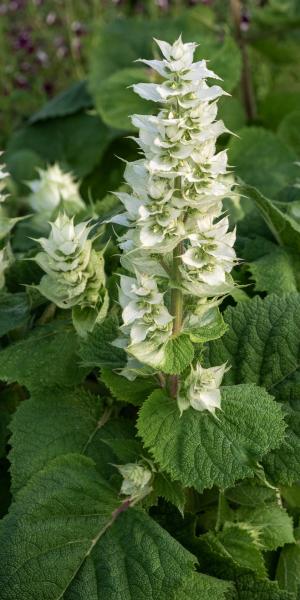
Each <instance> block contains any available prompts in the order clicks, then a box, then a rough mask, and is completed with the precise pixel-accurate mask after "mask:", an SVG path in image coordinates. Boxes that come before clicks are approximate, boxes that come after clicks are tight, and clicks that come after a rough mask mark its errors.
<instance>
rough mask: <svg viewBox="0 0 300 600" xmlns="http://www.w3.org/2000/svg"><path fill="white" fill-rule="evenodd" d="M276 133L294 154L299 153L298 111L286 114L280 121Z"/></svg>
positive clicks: (299, 128)
mask: <svg viewBox="0 0 300 600" xmlns="http://www.w3.org/2000/svg"><path fill="white" fill-rule="evenodd" d="M278 135H279V137H280V138H281V139H282V140H283V141H284V143H285V144H286V145H287V146H289V147H290V148H291V149H292V150H294V152H296V154H297V155H298V156H299V155H300V111H299V110H296V111H293V112H291V113H290V114H288V115H287V116H286V117H285V118H284V119H283V120H282V121H281V123H280V125H279V128H278Z"/></svg>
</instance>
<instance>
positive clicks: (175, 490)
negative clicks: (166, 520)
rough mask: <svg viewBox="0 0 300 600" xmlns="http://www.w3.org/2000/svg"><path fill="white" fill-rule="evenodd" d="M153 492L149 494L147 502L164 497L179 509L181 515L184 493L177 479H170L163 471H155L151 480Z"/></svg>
mask: <svg viewBox="0 0 300 600" xmlns="http://www.w3.org/2000/svg"><path fill="white" fill-rule="evenodd" d="M153 488H154V489H153V492H152V494H150V496H149V504H150V505H151V503H154V501H155V499H156V498H158V497H159V498H164V500H166V501H167V502H170V503H171V504H173V505H174V506H176V508H177V509H178V510H179V512H180V513H181V514H182V515H183V510H184V505H185V494H184V490H183V487H182V485H181V483H179V481H171V479H170V478H169V477H168V476H167V475H166V474H165V473H156V474H155V477H154V482H153Z"/></svg>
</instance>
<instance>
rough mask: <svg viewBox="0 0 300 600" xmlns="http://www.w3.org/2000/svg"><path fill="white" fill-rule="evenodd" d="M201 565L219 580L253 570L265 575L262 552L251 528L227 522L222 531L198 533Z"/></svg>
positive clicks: (260, 575)
mask: <svg viewBox="0 0 300 600" xmlns="http://www.w3.org/2000/svg"><path fill="white" fill-rule="evenodd" d="M197 547H198V553H197V554H198V555H199V561H200V564H201V566H202V565H203V567H204V568H205V569H206V570H208V572H209V573H211V574H212V575H214V576H216V577H221V578H222V579H224V578H226V579H234V580H235V578H236V577H237V576H238V575H240V574H242V573H247V572H249V571H250V572H251V571H253V572H254V573H256V574H257V575H258V576H259V577H266V575H267V572H266V567H265V563H264V559H263V555H262V552H261V550H260V549H259V547H258V546H257V543H256V539H255V538H254V536H253V534H252V532H251V531H249V530H248V529H247V528H244V527H240V526H239V525H234V524H231V525H230V526H228V527H226V528H225V529H224V530H223V531H222V532H220V533H217V534H214V533H213V532H212V531H209V532H208V533H205V534H204V535H201V536H200V537H199V539H198V543H197Z"/></svg>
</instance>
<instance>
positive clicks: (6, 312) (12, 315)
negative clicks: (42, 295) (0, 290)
mask: <svg viewBox="0 0 300 600" xmlns="http://www.w3.org/2000/svg"><path fill="white" fill-rule="evenodd" d="M29 313H30V306H29V299H28V296H27V294H24V293H22V292H20V293H19V294H1V295H0V337H1V336H2V335H5V334H6V333H8V332H9V331H11V330H12V329H15V328H16V327H21V326H22V325H25V323H26V321H27V320H28V318H29Z"/></svg>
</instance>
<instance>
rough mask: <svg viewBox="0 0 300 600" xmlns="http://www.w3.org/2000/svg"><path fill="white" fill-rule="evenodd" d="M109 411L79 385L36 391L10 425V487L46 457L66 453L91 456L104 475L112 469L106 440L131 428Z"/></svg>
mask: <svg viewBox="0 0 300 600" xmlns="http://www.w3.org/2000/svg"><path fill="white" fill-rule="evenodd" d="M109 416H110V414H109V411H108V410H105V411H103V403H102V401H101V400H100V398H99V397H98V396H93V395H92V394H90V393H88V392H87V391H85V390H83V389H80V388H78V389H76V388H75V389H72V390H60V389H55V390H47V391H43V392H42V393H41V392H38V391H36V392H35V393H34V394H33V396H32V398H30V399H29V400H26V402H23V403H22V404H21V405H20V407H19V409H18V410H17V412H16V413H15V415H14V418H13V420H12V423H11V427H10V428H11V430H12V433H13V435H12V437H11V440H10V444H11V446H12V450H11V452H10V461H11V474H12V487H13V491H14V492H16V491H17V490H19V489H20V488H21V487H23V486H24V485H25V484H26V483H27V481H28V480H29V479H30V478H31V477H32V476H33V475H34V473H36V472H37V471H39V470H40V469H42V468H44V467H45V466H46V465H47V463H48V462H49V461H50V460H52V459H54V458H56V457H58V456H61V455H63V454H67V453H70V452H76V453H78V454H79V453H82V454H85V455H86V456H89V457H91V458H93V459H94V460H95V463H96V466H97V469H98V470H99V472H100V473H101V475H103V477H106V478H107V477H108V476H109V475H110V474H111V473H113V474H115V472H116V471H115V468H114V467H112V466H111V464H109V463H114V462H116V454H115V453H114V452H113V451H112V450H111V449H110V444H109V442H110V440H111V439H112V440H114V441H115V442H116V441H117V440H119V441H120V440H122V439H124V438H125V439H126V441H127V443H128V440H129V441H131V439H133V438H134V429H133V426H132V425H131V423H129V422H128V421H126V420H125V419H112V420H110V421H109V420H108V419H109Z"/></svg>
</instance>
